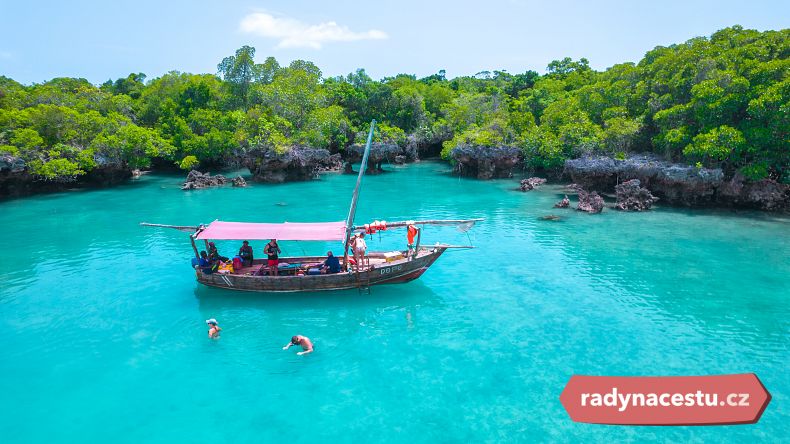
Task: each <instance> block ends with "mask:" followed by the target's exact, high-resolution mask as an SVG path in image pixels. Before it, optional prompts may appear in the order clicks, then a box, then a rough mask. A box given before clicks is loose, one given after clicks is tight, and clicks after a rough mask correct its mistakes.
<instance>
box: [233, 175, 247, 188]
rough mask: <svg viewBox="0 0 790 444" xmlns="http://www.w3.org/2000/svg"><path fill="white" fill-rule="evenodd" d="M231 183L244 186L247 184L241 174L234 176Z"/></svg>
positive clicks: (235, 185)
mask: <svg viewBox="0 0 790 444" xmlns="http://www.w3.org/2000/svg"><path fill="white" fill-rule="evenodd" d="M231 183H232V184H233V186H234V187H246V186H247V181H246V180H244V178H243V177H241V176H236V177H234V178H233V180H232V181H231Z"/></svg>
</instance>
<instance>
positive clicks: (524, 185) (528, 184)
mask: <svg viewBox="0 0 790 444" xmlns="http://www.w3.org/2000/svg"><path fill="white" fill-rule="evenodd" d="M544 183H546V179H541V178H540V177H530V178H529V179H524V180H522V181H521V191H531V190H533V189H535V187H537V186H539V185H543V184H544Z"/></svg>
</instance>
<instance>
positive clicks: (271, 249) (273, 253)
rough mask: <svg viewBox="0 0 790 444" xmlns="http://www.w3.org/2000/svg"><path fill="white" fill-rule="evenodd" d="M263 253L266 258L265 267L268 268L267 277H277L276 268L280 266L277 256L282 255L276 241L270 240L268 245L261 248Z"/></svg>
mask: <svg viewBox="0 0 790 444" xmlns="http://www.w3.org/2000/svg"><path fill="white" fill-rule="evenodd" d="M263 252H264V253H265V254H266V256H268V261H267V262H266V265H267V266H268V267H269V276H277V275H278V270H277V266H278V265H280V256H279V254H280V253H282V250H280V246H279V245H277V239H272V240H271V241H269V243H268V244H266V246H265V247H264V248H263Z"/></svg>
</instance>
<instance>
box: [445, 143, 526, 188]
mask: <svg viewBox="0 0 790 444" xmlns="http://www.w3.org/2000/svg"><path fill="white" fill-rule="evenodd" d="M450 156H451V157H452V158H453V160H454V161H455V167H454V169H453V171H454V172H455V173H457V174H460V175H462V176H472V177H477V178H478V179H484V180H487V179H493V178H507V177H511V176H512V175H513V167H515V166H516V165H517V164H518V163H520V162H521V158H522V157H521V156H522V154H521V150H520V149H518V148H516V147H510V146H502V147H485V146H457V147H455V148H453V150H452V151H451V153H450Z"/></svg>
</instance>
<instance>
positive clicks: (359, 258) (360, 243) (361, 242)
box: [351, 233, 368, 272]
mask: <svg viewBox="0 0 790 444" xmlns="http://www.w3.org/2000/svg"><path fill="white" fill-rule="evenodd" d="M367 249H368V245H367V244H366V243H365V233H359V234H358V235H356V236H355V237H354V240H353V241H352V243H351V251H353V252H354V267H356V270H357V272H359V267H362V268H363V269H364V268H365V264H364V261H365V252H366V251H367Z"/></svg>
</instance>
